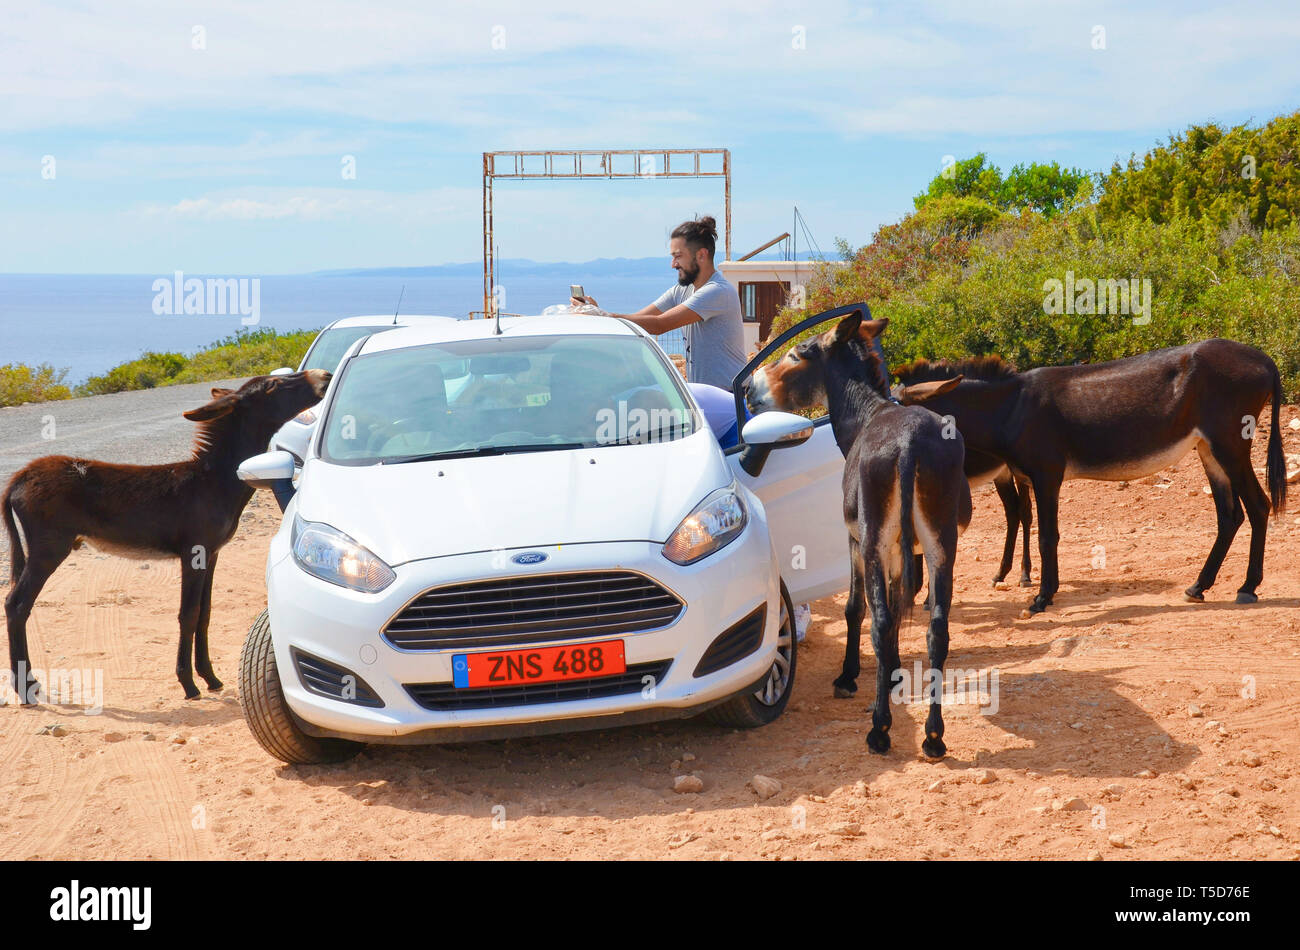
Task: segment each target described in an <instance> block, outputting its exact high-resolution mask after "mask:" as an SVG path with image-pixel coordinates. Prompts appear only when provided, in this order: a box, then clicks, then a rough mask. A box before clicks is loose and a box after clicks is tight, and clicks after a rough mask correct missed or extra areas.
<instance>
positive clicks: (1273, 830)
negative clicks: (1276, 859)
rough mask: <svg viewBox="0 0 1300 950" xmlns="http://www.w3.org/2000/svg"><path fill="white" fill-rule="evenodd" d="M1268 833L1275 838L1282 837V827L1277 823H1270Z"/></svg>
mask: <svg viewBox="0 0 1300 950" xmlns="http://www.w3.org/2000/svg"><path fill="white" fill-rule="evenodd" d="M1268 833H1269V834H1271V835H1272V836H1273V837H1274V838H1280V837H1282V829H1281V828H1279V827H1277V825H1269V826H1268Z"/></svg>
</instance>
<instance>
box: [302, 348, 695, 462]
mask: <svg viewBox="0 0 1300 950" xmlns="http://www.w3.org/2000/svg"><path fill="white" fill-rule="evenodd" d="M696 425H697V420H696V418H695V415H694V413H693V412H692V410H691V408H690V403H689V402H688V400H687V397H686V395H685V393H684V391H683V387H682V384H681V380H680V377H679V376H678V374H677V373H676V372H675V371H674V370H673V368H672V366H671V365H670V364H669V363H668V362H667V361H666V360H665V359H664V358H663V356H662V355H661V354H660V353H659V352H658V351H657V349H656V348H655V347H654V346H653V345H652V344H651V343H649V342H648V341H646V340H643V339H641V338H640V337H635V336H608V337H605V336H584V337H565V336H528V337H506V338H502V337H489V338H487V339H482V340H460V341H454V342H447V343H438V344H431V345H427V346H419V347H409V348H405V349H399V350H386V351H382V352H378V353H371V354H367V355H364V356H357V357H354V358H352V359H351V360H349V361H348V363H347V366H346V367H344V369H343V373H342V376H341V378H340V379H339V381H338V383H337V384H336V392H335V395H334V397H333V399H332V400H331V403H330V409H329V417H328V419H327V421H326V428H325V433H324V437H323V439H322V442H321V457H322V458H325V459H328V460H330V461H334V462H340V463H343V464H351V465H364V464H371V463H375V462H382V463H385V464H395V463H398V462H409V461H422V460H425V459H435V458H449V457H455V456H465V455H494V454H503V453H506V452H535V451H546V450H553V449H565V448H591V447H596V446H601V445H621V444H632V443H640V442H662V441H670V440H673V439H680V438H684V437H685V436H687V435H690V434H691V433H692V432H694V431H695V428H696Z"/></svg>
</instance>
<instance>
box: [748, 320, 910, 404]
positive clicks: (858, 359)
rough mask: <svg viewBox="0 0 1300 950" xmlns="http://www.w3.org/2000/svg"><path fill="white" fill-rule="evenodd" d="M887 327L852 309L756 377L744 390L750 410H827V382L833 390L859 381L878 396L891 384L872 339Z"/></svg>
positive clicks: (879, 321)
mask: <svg viewBox="0 0 1300 950" xmlns="http://www.w3.org/2000/svg"><path fill="white" fill-rule="evenodd" d="M888 325H889V320H888V319H881V320H863V319H862V311H861V310H855V311H853V312H852V313H850V314H849V315H848V316H846V317H844V318H843V319H842V320H840V322H839V323H837V324H836V325H835V326H834V327H832V328H831V329H829V330H827V331H826V332H825V333H822V334H819V335H818V336H815V337H812V338H811V339H808V340H804V341H803V342H802V343H800V344H798V345H797V346H795V347H793V348H791V349H790V350H789V351H788V352H787V353H786V354H785V356H783V357H782V358H781V359H779V360H777V361H776V362H775V363H769V364H768V365H766V366H763V367H760V368H759V369H758V371H757V372H755V373H754V375H753V376H752V377H751V378H750V381H749V386H748V388H747V389H746V391H745V400H746V401H747V402H748V403H749V408H750V409H751V410H752V411H754V412H761V411H762V410H764V409H781V410H784V411H786V412H795V411H797V410H800V409H807V408H809V407H811V406H827V405H829V403H828V401H827V396H826V393H827V383H828V380H829V381H830V386H831V388H834V387H835V386H836V384H837V382H838V383H842V382H843V381H845V380H848V379H857V380H861V381H863V382H866V383H867V384H868V385H870V386H871V388H872V389H874V390H875V391H876V392H877V393H879V394H881V395H883V394H885V393H887V392H888V391H889V383H888V380H887V378H886V376H885V371H884V368H883V367H882V366H881V364H880V357H879V356H877V355H876V351H875V339H876V337H878V336H879V335H880V334H881V333H882V332H884V329H885V327H887V326H888Z"/></svg>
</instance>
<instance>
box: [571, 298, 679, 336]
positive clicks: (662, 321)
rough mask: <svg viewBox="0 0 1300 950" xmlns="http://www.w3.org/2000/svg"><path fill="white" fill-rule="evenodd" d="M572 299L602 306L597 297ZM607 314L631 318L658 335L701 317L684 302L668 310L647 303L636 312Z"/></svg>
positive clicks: (608, 314) (642, 327)
mask: <svg viewBox="0 0 1300 950" xmlns="http://www.w3.org/2000/svg"><path fill="white" fill-rule="evenodd" d="M571 299H572V300H573V302H574V303H589V304H591V305H592V306H593V307H599V306H600V304H598V303H596V298H594V297H591V296H588V297H585V298H583V300H581V301H579V300H577V298H571ZM606 316H609V317H621V318H622V319H624V320H629V321H631V322H632V323H635V324H636V325H637V326H639V327H640V328H641V329H643V330H645V331H646V332H647V333H653V334H656V335H658V334H660V333H667V332H668V331H669V330H676V329H678V328H679V327H684V326H686V325H687V324H688V323H695V322H696V321H697V320H699V319H700V315H699V314H698V313H696V312H695V311H694V310H692V309H691V308H689V307H688V306H686V304H682V303H679V304H677V305H676V306H675V307H670V308H669V309H668V310H667V311H666V312H664V311H661V310H660V309H659V308H658V307H656V306H655V305H654V304H647V305H646V306H644V307H642V308H641V309H640V310H638V311H637V312H636V313H606Z"/></svg>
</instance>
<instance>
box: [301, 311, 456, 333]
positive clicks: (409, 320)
mask: <svg viewBox="0 0 1300 950" xmlns="http://www.w3.org/2000/svg"><path fill="white" fill-rule="evenodd" d="M445 320H450V321H452V322H456V320H457V318H456V317H443V316H438V315H436V314H430V313H403V314H401V315H400V316H398V317H397V322H396V323H394V322H393V315H392V314H391V313H377V314H370V315H367V316H361V317H342V318H341V319H338V320H335V321H334V322H333V323H331V324H330V325H329V326H328V327H326V329H328V330H333V329H335V328H337V327H380V326H399V327H404V326H410V325H412V324H422V323H425V322H428V321H445Z"/></svg>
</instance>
